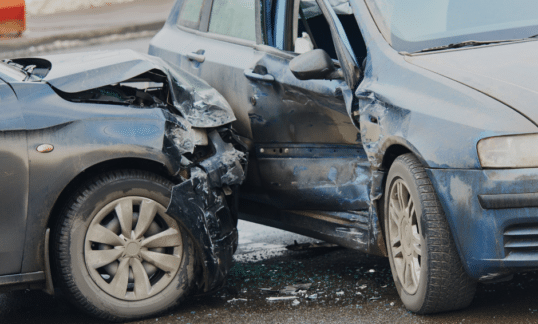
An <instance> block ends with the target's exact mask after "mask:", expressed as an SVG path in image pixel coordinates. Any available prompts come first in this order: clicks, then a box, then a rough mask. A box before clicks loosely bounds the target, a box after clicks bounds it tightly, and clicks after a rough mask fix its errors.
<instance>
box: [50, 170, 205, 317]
mask: <svg viewBox="0 0 538 324" xmlns="http://www.w3.org/2000/svg"><path fill="white" fill-rule="evenodd" d="M172 186H173V184H172V183H171V182H170V181H168V180H167V179H164V178H163V177H160V176H158V175H155V174H152V173H149V172H144V171H137V170H121V171H113V172H108V173H105V174H102V175H100V176H98V177H96V178H94V179H93V180H91V181H89V182H88V183H87V184H86V185H84V186H82V187H81V188H80V190H79V191H78V192H76V193H75V194H74V195H73V197H72V199H71V200H70V201H69V202H68V203H67V205H66V206H65V208H64V210H63V212H62V213H61V215H60V218H59V221H58V223H57V226H56V228H55V232H54V236H53V238H54V243H53V244H54V245H53V247H54V248H53V258H52V259H53V269H54V273H55V278H56V281H57V282H56V284H57V285H58V286H60V288H61V289H62V290H63V292H64V293H65V294H66V296H67V298H68V299H69V300H70V301H72V302H73V303H74V304H75V305H76V306H78V307H79V308H81V309H82V310H84V311H85V312H87V313H89V314H91V315H93V316H96V317H99V318H102V319H105V320H109V321H126V320H135V319H140V318H144V317H148V316H155V315H157V314H160V313H162V312H165V311H166V310H168V309H171V308H173V307H176V306H177V305H178V304H179V303H180V302H181V301H182V300H183V299H184V298H185V297H186V296H187V295H188V294H189V293H190V292H191V290H192V288H193V285H194V282H195V275H196V273H195V272H196V264H195V263H196V262H195V252H194V246H193V243H192V240H191V238H190V237H189V234H188V231H187V230H186V229H185V228H183V227H182V226H181V222H180V221H179V220H174V219H172V218H171V217H170V216H167V215H162V213H163V212H162V208H163V206H164V208H165V207H166V206H168V202H169V199H170V192H171V187H172ZM133 197H134V198H133ZM139 198H141V199H142V200H140V199H139ZM131 199H132V200H131ZM117 201H122V202H125V201H127V203H126V204H128V202H129V201H131V203H132V206H135V204H136V202H138V201H142V202H140V205H139V206H138V207H132V210H128V212H125V213H124V214H125V215H129V213H131V214H132V215H133V216H132V217H133V218H132V219H133V220H132V222H133V223H132V224H131V234H130V237H126V236H123V234H124V232H122V229H123V228H127V225H125V226H123V227H122V226H120V233H121V235H120V234H118V233H117V231H116V232H114V233H115V234H116V235H117V237H118V238H121V239H123V240H125V241H129V240H131V239H132V240H131V241H129V242H131V243H133V242H134V240H135V239H136V238H137V237H139V238H140V239H139V240H138V241H137V242H139V245H138V246H137V245H136V244H132V245H128V244H131V243H128V244H127V245H125V246H124V247H121V246H119V245H118V246H117V247H116V248H114V247H113V246H112V247H107V245H106V244H101V243H95V242H93V241H92V239H91V234H90V233H92V232H91V231H90V230H89V229H93V228H98V226H104V225H102V224H105V222H108V223H107V224H112V222H113V221H114V222H116V220H115V219H114V217H116V218H118V220H119V218H120V217H119V216H118V215H119V214H120V213H121V212H118V211H117V209H114V211H113V212H112V211H110V212H109V211H108V209H106V208H109V207H107V206H114V205H111V204H114V203H115V202H117ZM146 203H147V204H151V205H152V206H156V207H154V208H155V210H157V211H156V212H153V213H154V214H155V216H153V218H152V217H149V218H148V219H151V220H149V221H147V222H146V223H147V224H149V225H148V226H149V227H148V228H149V229H146V230H144V232H141V231H142V230H143V229H140V231H139V232H140V233H139V234H137V233H136V231H137V230H138V228H136V226H135V225H138V224H139V223H138V220H140V219H142V218H143V217H142V216H141V215H142V214H143V212H142V209H143V208H144V215H151V213H152V212H146V211H147V210H149V209H146V207H147V206H150V205H144V207H143V206H142V204H146ZM117 206H119V204H118V205H116V207H117ZM136 210H138V213H137V212H136ZM164 210H166V209H164ZM120 211H121V209H120ZM107 213H108V214H107ZM105 214H107V216H105V218H104V219H103V220H102V221H99V220H98V218H99V219H100V217H102V216H99V217H97V216H98V215H105ZM114 215H116V216H114ZM125 219H127V218H125ZM99 222H102V223H99ZM142 223H143V222H142V221H140V224H141V226H140V227H141V228H142V227H145V226H143V224H142ZM174 224H177V226H176V225H174ZM106 226H109V225H106ZM110 226H112V225H110ZM161 227H162V229H163V231H164V229H167V230H168V231H172V232H167V233H172V234H174V233H179V234H180V235H174V237H178V238H176V239H175V241H174V242H173V243H170V242H166V243H159V244H162V246H164V247H158V248H157V249H160V250H159V251H160V252H159V253H163V254H166V253H167V254H168V255H167V257H169V258H173V261H174V262H173V264H174V265H175V262H176V260H179V261H178V264H179V267H178V268H177V269H175V270H168V271H167V270H162V269H163V268H158V267H156V266H152V265H151V264H149V265H148V262H147V260H145V259H143V258H142V257H141V256H140V254H142V253H143V251H145V252H146V253H153V251H155V248H148V247H144V245H143V243H140V242H144V240H146V239H148V237H151V235H154V234H149V232H150V229H151V231H153V232H156V231H161ZM172 227H173V228H172ZM99 228H100V227H99ZM111 228H113V226H112V227H111ZM116 228H117V224H116ZM173 231H175V232H173ZM128 232H129V231H128V230H125V233H128ZM126 235H129V234H126ZM138 235H140V236H138ZM146 236H147V237H146ZM118 244H119V243H118ZM155 244H157V243H153V245H155ZM171 245H173V246H171ZM96 246H98V247H103V246H105V247H106V250H111V251H116V250H115V249H118V250H121V248H123V249H124V250H123V252H122V253H123V255H122V256H121V257H120V258H118V259H117V260H116V261H113V263H114V264H116V265H118V267H117V268H116V272H115V273H112V274H108V273H107V272H106V271H108V270H106V271H105V270H103V269H109V268H107V267H110V266H111V265H106V266H105V267H102V268H95V269H94V267H92V266H90V263H89V261H93V259H90V254H91V253H93V252H98V253H102V252H103V250H105V248H99V249H96V248H95V247H96ZM130 246H131V247H130ZM133 246H134V248H133ZM148 246H149V244H148ZM93 249H96V250H95V251H94V250H93ZM137 249H138V250H137ZM128 251H130V252H128ZM133 251H134V252H133ZM129 253H131V254H129ZM136 253H138V254H136ZM124 259H128V261H125V262H126V263H127V268H126V270H125V267H122V262H123V261H121V260H124ZM135 259H138V261H136V260H135ZM168 260H170V259H168ZM131 261H132V262H133V263H131ZM135 261H136V262H135ZM107 262H108V261H107ZM135 263H136V265H137V268H136V271H137V272H136V274H135V273H134V272H135ZM111 264H112V263H111ZM140 265H144V268H141V267H140ZM151 267H153V268H155V269H156V270H155V269H153V268H151ZM148 268H150V270H151V271H149V270H147V269H148ZM120 269H123V270H122V271H123V272H121V273H123V274H128V277H131V278H128V279H125V280H124V281H122V280H121V278H120V277H121V276H119V275H118V278H119V279H118V280H117V282H119V281H122V284H118V286H123V285H124V284H125V281H127V282H128V283H127V286H126V288H125V289H126V293H125V295H124V298H119V297H117V296H114V295H112V294H111V293H110V292H107V291H105V290H106V289H104V288H107V284H110V286H112V283H113V282H114V280H113V279H115V277H116V274H119V273H120ZM152 269H153V270H152ZM141 270H145V271H146V275H145V277H144V276H143V277H140V276H141V273H142V272H141ZM172 273H174V274H172ZM137 275H138V277H137ZM92 276H93V277H92ZM96 276H97V277H96ZM107 276H108V277H107ZM123 277H124V278H125V276H123ZM135 277H136V278H145V279H148V280H147V281H146V280H138V279H136V280H137V281H136V283H140V282H143V283H144V284H146V283H147V284H146V286H145V287H146V289H145V291H144V294H145V295H144V294H142V293H140V294H139V292H142V290H143V289H139V290H136V289H138V288H136V287H135V279H134V278H135ZM107 280H108V281H110V282H107ZM117 282H116V283H117ZM148 285H150V286H148ZM157 285H159V286H158V289H156V290H155V291H153V289H154V288H155V287H156V286H157ZM129 287H131V288H129ZM133 287H134V288H133ZM130 289H131V290H130ZM120 291H121V289H120ZM152 294H153V295H152ZM129 298H131V300H129Z"/></svg>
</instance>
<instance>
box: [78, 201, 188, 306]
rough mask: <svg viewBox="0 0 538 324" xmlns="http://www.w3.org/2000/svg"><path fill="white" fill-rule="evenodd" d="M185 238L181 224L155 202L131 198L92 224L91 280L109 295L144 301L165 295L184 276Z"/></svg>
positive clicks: (89, 236) (87, 259) (112, 206)
mask: <svg viewBox="0 0 538 324" xmlns="http://www.w3.org/2000/svg"><path fill="white" fill-rule="evenodd" d="M181 245H182V237H181V232H180V230H179V226H178V224H177V222H176V221H175V220H174V219H172V218H171V217H170V216H168V215H166V209H165V207H164V206H162V205H161V204H159V203H157V202H156V201H154V200H151V199H148V198H143V197H125V198H121V199H118V200H115V201H113V202H111V203H110V204H108V205H106V206H105V207H104V208H103V209H102V210H101V211H100V212H99V213H98V214H97V215H96V216H95V217H94V219H93V220H92V222H91V224H90V226H89V227H88V231H87V233H86V238H85V248H84V261H85V263H86V268H87V269H88V272H89V273H90V276H91V278H92V279H93V280H94V282H95V283H96V284H97V285H98V286H99V288H101V289H103V290H104V291H105V292H107V293H108V294H110V295H112V296H114V297H116V298H119V299H122V300H142V299H145V298H148V297H151V296H153V295H156V294H158V293H159V292H161V291H163V290H164V289H165V288H166V287H167V286H168V285H169V284H170V283H171V282H172V280H173V278H174V277H175V275H176V273H177V272H178V271H179V267H180V264H181V258H182V248H181Z"/></svg>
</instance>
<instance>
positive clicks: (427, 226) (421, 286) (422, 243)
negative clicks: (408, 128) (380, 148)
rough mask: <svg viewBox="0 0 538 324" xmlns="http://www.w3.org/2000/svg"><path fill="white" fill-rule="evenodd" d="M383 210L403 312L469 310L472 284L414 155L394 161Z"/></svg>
mask: <svg viewBox="0 0 538 324" xmlns="http://www.w3.org/2000/svg"><path fill="white" fill-rule="evenodd" d="M384 211H385V237H386V242H387V252H388V254H389V260H390V266H391V270H392V276H393V278H394V282H395V285H396V289H397V290H398V294H399V295H400V298H401V299H402V302H403V303H404V305H405V306H406V307H407V309H409V310H411V311H413V312H416V313H419V314H429V313H436V312H443V311H449V310H456V309H460V308H464V307H467V306H468V305H469V304H470V303H471V301H472V300H473V297H474V293H475V290H476V282H475V281H474V280H472V279H471V278H470V277H469V276H468V275H467V273H466V272H465V269H464V268H463V265H462V263H461V260H460V258H459V255H458V252H457V250H456V245H455V243H454V240H453V238H452V233H451V232H450V228H449V225H448V222H447V220H446V218H445V215H444V213H443V209H442V207H441V204H440V202H439V199H438V198H437V195H436V193H435V191H434V189H433V186H432V184H431V181H430V179H429V178H428V175H427V174H426V171H425V170H424V167H423V166H422V164H421V163H420V161H418V159H417V158H416V157H415V156H414V155H412V154H405V155H402V156H400V157H398V158H397V159H396V160H395V161H394V163H393V165H392V167H391V169H390V171H389V174H388V178H387V185H386V189H385V199H384Z"/></svg>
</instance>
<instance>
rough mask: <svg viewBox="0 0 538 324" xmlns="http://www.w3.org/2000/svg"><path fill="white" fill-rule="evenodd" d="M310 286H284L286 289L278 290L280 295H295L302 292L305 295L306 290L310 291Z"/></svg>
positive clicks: (308, 284) (309, 284)
mask: <svg viewBox="0 0 538 324" xmlns="http://www.w3.org/2000/svg"><path fill="white" fill-rule="evenodd" d="M311 286H312V284H311V283H306V284H295V285H292V286H286V287H284V288H282V289H280V290H279V292H280V293H281V294H285V295H297V294H299V293H300V292H302V291H304V292H305V293H306V291H307V290H308V289H310V287H311Z"/></svg>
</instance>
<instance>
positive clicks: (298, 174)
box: [247, 1, 370, 211]
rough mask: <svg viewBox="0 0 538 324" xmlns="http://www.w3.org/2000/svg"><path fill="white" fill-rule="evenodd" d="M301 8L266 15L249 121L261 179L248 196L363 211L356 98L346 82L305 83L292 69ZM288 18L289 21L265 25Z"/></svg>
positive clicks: (364, 162) (366, 169)
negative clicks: (354, 119)
mask: <svg viewBox="0 0 538 324" xmlns="http://www.w3.org/2000/svg"><path fill="white" fill-rule="evenodd" d="M300 4H301V3H300V1H280V2H278V1H277V3H276V5H275V4H271V2H270V1H266V2H265V3H264V5H265V6H266V7H265V8H263V9H262V12H263V13H266V14H265V17H261V18H262V21H261V25H262V26H266V28H267V30H266V31H265V32H264V33H262V34H263V35H266V39H264V45H261V46H258V54H259V55H258V57H259V59H258V60H257V61H256V62H255V63H254V65H253V66H252V67H251V68H252V70H253V72H254V73H257V74H261V75H263V78H256V77H254V78H253V77H251V78H249V79H250V85H251V87H252V88H253V90H254V94H253V98H254V100H251V111H250V113H249V116H250V118H251V129H252V134H253V139H254V141H255V143H256V150H255V159H253V160H254V161H255V163H256V166H257V168H258V170H257V171H258V176H259V178H258V182H257V183H255V184H254V185H255V186H257V187H256V188H253V189H252V190H248V191H247V192H249V193H251V194H250V195H251V196H254V195H257V197H253V198H255V199H257V200H258V201H260V200H261V201H262V202H266V203H269V204H271V205H273V206H276V207H278V208H281V209H299V210H305V209H309V210H333V211H341V210H364V209H367V208H368V203H369V195H368V194H369V180H368V179H369V174H370V165H369V162H368V159H367V157H366V154H365V151H364V149H363V147H362V144H361V139H360V134H359V129H358V128H357V127H356V126H355V125H354V124H353V122H352V120H351V118H350V116H349V114H348V109H347V107H346V106H347V105H351V104H352V98H353V96H352V92H351V90H350V88H349V86H348V84H347V83H346V80H344V79H342V80H333V81H330V80H307V81H301V80H298V79H297V78H296V77H295V76H294V75H293V74H292V73H291V71H290V69H289V63H290V61H291V60H292V59H294V58H295V57H297V56H298V55H299V54H298V53H295V52H293V47H294V46H293V45H294V42H295V41H296V39H295V38H296V36H299V35H297V34H298V32H300V30H301V29H300V28H298V25H299V20H300V18H299V16H300V11H299V9H300ZM314 4H315V1H314ZM283 7H284V10H282V8H283ZM318 12H319V14H320V15H319V16H318V17H319V19H320V20H319V21H316V23H317V24H322V23H324V24H325V28H326V30H325V31H326V32H325V34H322V35H318V36H319V37H317V38H318V40H323V39H326V38H328V39H329V40H331V33H330V29H329V25H328V24H327V22H326V21H324V20H325V17H324V15H323V14H322V13H321V10H320V9H319V8H318ZM283 13H285V14H286V16H285V19H282V20H280V21H276V22H268V21H266V20H267V19H272V18H271V17H275V16H277V17H278V16H279V15H282V14H283ZM264 19H265V20H264ZM279 23H280V24H281V25H279ZM355 24H356V21H355ZM271 26H274V27H272V28H271ZM271 29H272V30H271ZM318 42H319V41H318ZM319 43H320V42H319ZM327 43H328V44H327V45H326V46H325V48H324V49H326V51H327V52H329V51H330V50H331V48H330V47H333V48H332V51H331V52H332V53H333V55H334V58H335V59H336V58H337V57H336V50H335V49H334V44H333V42H332V41H329V42H327ZM335 62H336V60H335ZM336 63H337V64H338V62H336ZM247 77H248V76H247ZM346 99H347V100H346ZM264 194H265V195H264ZM260 198H264V199H260Z"/></svg>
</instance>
